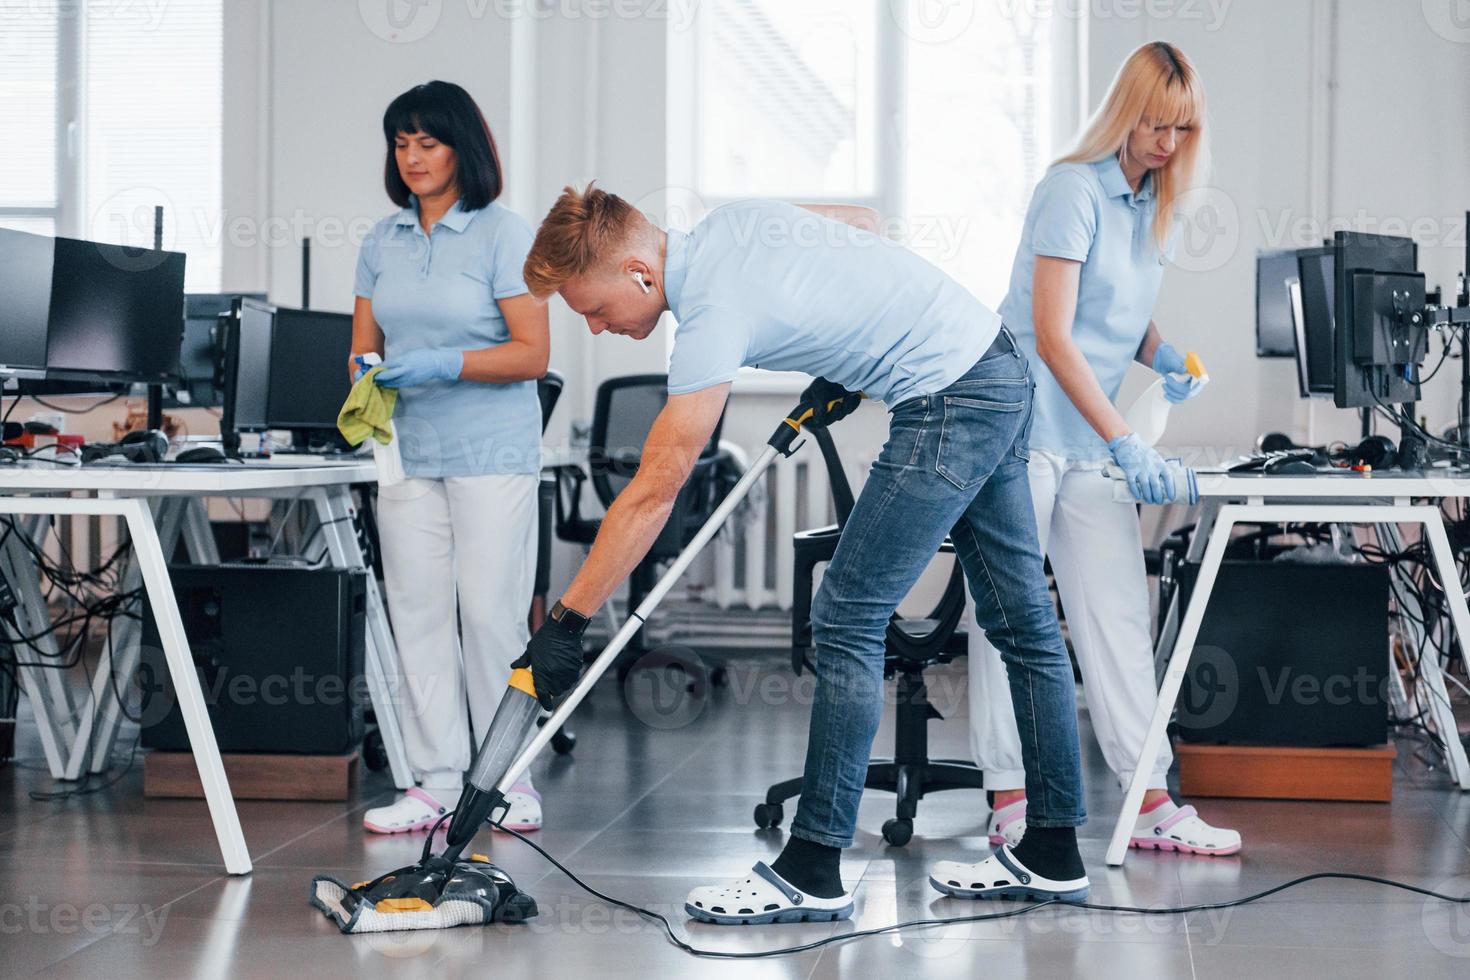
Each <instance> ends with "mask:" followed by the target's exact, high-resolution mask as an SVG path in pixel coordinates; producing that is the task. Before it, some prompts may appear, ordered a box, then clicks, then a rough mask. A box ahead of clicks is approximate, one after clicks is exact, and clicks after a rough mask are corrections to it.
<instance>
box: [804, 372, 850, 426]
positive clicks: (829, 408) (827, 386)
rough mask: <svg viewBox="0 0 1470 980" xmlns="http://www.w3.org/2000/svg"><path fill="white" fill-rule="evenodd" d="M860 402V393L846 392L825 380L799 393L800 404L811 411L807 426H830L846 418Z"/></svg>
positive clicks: (818, 381)
mask: <svg viewBox="0 0 1470 980" xmlns="http://www.w3.org/2000/svg"><path fill="white" fill-rule="evenodd" d="M862 402H863V393H862V392H860V391H848V390H847V389H846V388H844V387H842V385H840V384H838V383H837V382H835V381H828V380H827V379H826V378H818V379H817V380H815V381H813V382H812V383H811V384H809V385H807V388H806V391H803V392H802V393H801V403H802V404H803V405H805V406H807V407H809V408H810V409H811V410H812V417H811V418H810V419H808V420H807V423H806V424H808V425H821V426H830V425H831V424H832V423H834V422H839V421H841V420H842V419H845V418H847V416H849V415H851V414H852V413H853V412H854V411H855V410H856V409H857V407H858V406H859V405H861V404H862Z"/></svg>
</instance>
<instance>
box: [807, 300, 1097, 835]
mask: <svg viewBox="0 0 1470 980" xmlns="http://www.w3.org/2000/svg"><path fill="white" fill-rule="evenodd" d="M1034 387H1035V386H1034V384H1033V383H1032V381H1031V375H1030V372H1029V371H1028V369H1027V366H1026V357H1025V355H1024V354H1022V353H1021V352H1020V350H1019V349H1018V348H1017V347H1016V343H1015V341H1014V339H1013V338H1012V337H1011V335H1010V332H1009V331H1008V330H1005V329H1002V331H1001V334H1000V336H999V337H998V338H997V339H996V341H995V343H994V344H993V345H992V346H991V348H990V350H989V351H987V352H986V354H985V356H984V357H982V358H981V359H980V360H979V362H977V363H976V364H975V366H974V367H973V368H971V369H970V371H969V373H967V374H966V375H965V376H964V377H962V378H960V379H959V380H958V381H956V382H955V383H954V384H952V385H950V386H949V387H948V388H946V389H944V390H943V391H940V392H938V393H937V394H933V395H927V396H923V397H917V398H911V399H908V400H906V401H904V402H902V403H900V404H899V405H897V406H896V407H895V408H894V409H893V411H892V413H891V416H890V419H889V431H888V442H887V443H886V444H885V445H884V447H883V452H882V454H881V455H880V456H879V457H878V460H877V462H875V463H874V464H873V469H872V472H871V474H870V475H869V476H868V482H867V484H866V485H865V486H864V487H863V491H862V494H861V495H860V496H859V497H858V500H857V505H856V507H854V509H853V512H852V516H851V517H850V518H849V519H848V521H847V524H846V526H845V527H844V528H843V531H842V539H841V540H840V541H839V542H838V544H837V552H836V554H835V555H834V556H833V558H832V562H831V564H830V565H829V566H828V568H827V574H826V576H825V577H824V578H823V579H822V585H821V588H820V589H819V590H818V592H817V595H816V597H815V599H814V600H813V601H812V636H813V643H814V645H815V647H816V652H815V656H814V657H813V669H814V671H815V673H816V680H817V689H816V700H815V703H814V704H813V706H812V720H811V730H810V733H809V735H808V742H807V755H806V770H805V772H804V774H803V779H802V790H801V801H800V803H799V804H798V806H797V810H796V819H795V820H794V821H793V822H792V825H791V833H792V835H793V836H796V837H802V838H805V839H806V840H810V841H815V842H817V843H819V844H827V845H829V846H832V847H847V846H849V845H851V844H852V835H853V829H854V826H855V825H856V822H857V811H858V800H859V798H860V797H861V796H862V792H863V783H864V781H865V779H866V776H867V767H868V757H869V752H870V750H871V749H872V745H873V736H874V735H875V734H877V731H878V722H879V720H880V718H881V717H882V714H883V636H884V633H885V631H886V630H887V627H888V620H889V617H890V616H892V614H893V612H894V610H895V609H897V608H898V604H899V602H900V601H902V599H903V597H904V596H905V595H907V594H908V591H909V589H910V588H912V587H913V584H914V582H915V581H916V580H917V579H918V577H919V575H920V574H921V573H922V572H923V571H924V569H925V567H926V566H927V565H928V564H929V562H930V561H931V560H932V559H933V558H934V556H935V554H936V553H937V552H938V550H939V545H940V544H941V543H942V542H943V540H944V537H945V535H946V534H949V535H951V536H952V537H953V540H954V544H955V550H956V553H957V554H958V556H959V560H960V561H961V562H962V563H963V564H964V568H965V576H966V578H967V580H968V581H969V583H970V591H971V592H972V593H973V594H974V597H975V617H976V620H977V621H978V624H979V625H980V626H981V627H982V628H984V630H985V632H986V636H987V637H988V639H989V640H990V642H991V643H992V644H993V645H994V646H995V647H996V648H998V649H999V650H1000V655H1001V659H1002V660H1003V661H1004V662H1005V665H1006V673H1007V675H1008V679H1009V682H1010V688H1011V700H1012V702H1013V704H1014V705H1015V709H1016V723H1017V727H1018V729H1019V730H1020V733H1021V755H1022V760H1023V763H1024V765H1025V768H1026V799H1027V804H1026V822H1027V823H1028V824H1029V825H1031V826H1035V827H1077V826H1081V825H1082V823H1083V822H1085V820H1086V819H1087V816H1086V813H1085V811H1084V807H1083V797H1082V764H1081V759H1080V755H1079V750H1078V744H1077V701H1076V690H1075V688H1074V685H1073V680H1072V667H1071V664H1070V662H1069V661H1068V659H1067V651H1066V647H1065V646H1064V645H1063V643H1062V635H1061V630H1060V629H1059V628H1058V626H1057V618H1056V612H1055V610H1054V609H1053V607H1052V602H1051V595H1050V593H1049V592H1048V591H1047V586H1046V577H1045V574H1044V573H1043V571H1042V558H1041V549H1040V548H1039V547H1038V546H1037V543H1036V519H1035V517H1034V516H1033V515H1032V510H1031V490H1030V483H1029V481H1028V479H1027V476H1026V461H1027V459H1028V457H1029V450H1028V449H1027V446H1026V436H1027V433H1028V430H1029V429H1030V425H1031V403H1032V392H1033V390H1034ZM973 707H975V706H972V708H973Z"/></svg>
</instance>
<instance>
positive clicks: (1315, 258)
mask: <svg viewBox="0 0 1470 980" xmlns="http://www.w3.org/2000/svg"><path fill="white" fill-rule="evenodd" d="M1296 261H1297V274H1296V286H1295V289H1294V291H1293V296H1292V299H1293V307H1294V320H1295V325H1296V359H1297V382H1298V385H1299V387H1300V389H1301V395H1302V397H1303V398H1312V397H1331V396H1332V391H1333V377H1334V368H1333V354H1334V350H1335V347H1334V345H1335V335H1336V331H1337V328H1336V320H1335V318H1334V317H1333V308H1334V305H1335V300H1334V297H1333V289H1334V288H1335V283H1336V276H1335V275H1334V270H1335V268H1336V253H1335V252H1334V251H1333V250H1332V249H1330V248H1304V249H1300V250H1298V252H1297V256H1296Z"/></svg>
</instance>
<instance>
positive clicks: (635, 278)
mask: <svg viewBox="0 0 1470 980" xmlns="http://www.w3.org/2000/svg"><path fill="white" fill-rule="evenodd" d="M632 275H633V281H634V282H636V283H637V284H638V288H639V289H641V290H643V291H644V292H645V293H649V292H652V291H653V290H652V289H651V288H650V287H649V285H648V283H646V282H644V281H643V273H641V272H634V273H632Z"/></svg>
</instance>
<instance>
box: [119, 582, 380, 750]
mask: <svg viewBox="0 0 1470 980" xmlns="http://www.w3.org/2000/svg"><path fill="white" fill-rule="evenodd" d="M169 576H170V578H171V579H172V581H173V585H174V594H175V596H176V597H177V599H178V604H179V613H180V615H181V617H182V618H183V622H184V633H185V635H186V636H187V637H188V639H189V648H190V650H191V652H192V653H193V657H194V666H195V671H196V673H197V675H198V677H199V684H200V687H201V688H203V691H204V700H205V703H206V704H207V705H208V708H209V717H210V721H211V722H212V723H213V725H214V732H215V738H216V739H218V741H219V747H220V750H221V751H223V752H282V753H309V754H320V755H328V754H339V753H343V752H347V751H350V750H351V749H353V748H355V747H356V746H357V745H358V744H359V743H360V742H361V741H362V735H363V710H364V707H365V705H366V704H367V703H368V700H369V699H368V695H367V690H366V686H365V682H364V678H363V655H364V647H365V642H366V641H365V635H366V633H365V631H366V610H367V576H366V574H365V573H364V572H362V571H357V570H344V569H331V568H326V569H314V568H299V567H292V566H284V565H259V564H256V565H248V564H237V565H217V566H212V565H173V566H170V569H169ZM143 622H144V628H143V658H142V667H141V670H140V678H139V680H140V685H141V687H142V689H143V701H142V740H143V741H142V744H143V746H144V747H145V748H151V749H165V750H172V751H182V750H186V749H188V748H189V736H188V734H187V732H186V731H185V729H184V720H183V716H182V715H181V714H180V712H179V709H178V704H177V698H176V697H175V694H174V685H173V682H172V680H171V679H170V677H169V673H168V668H167V665H166V663H165V662H164V656H163V649H162V646H161V645H160V643H159V639H158V628H157V625H156V624H155V622H154V620H153V614H152V610H151V609H150V608H146V606H145V610H144V620H143Z"/></svg>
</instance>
